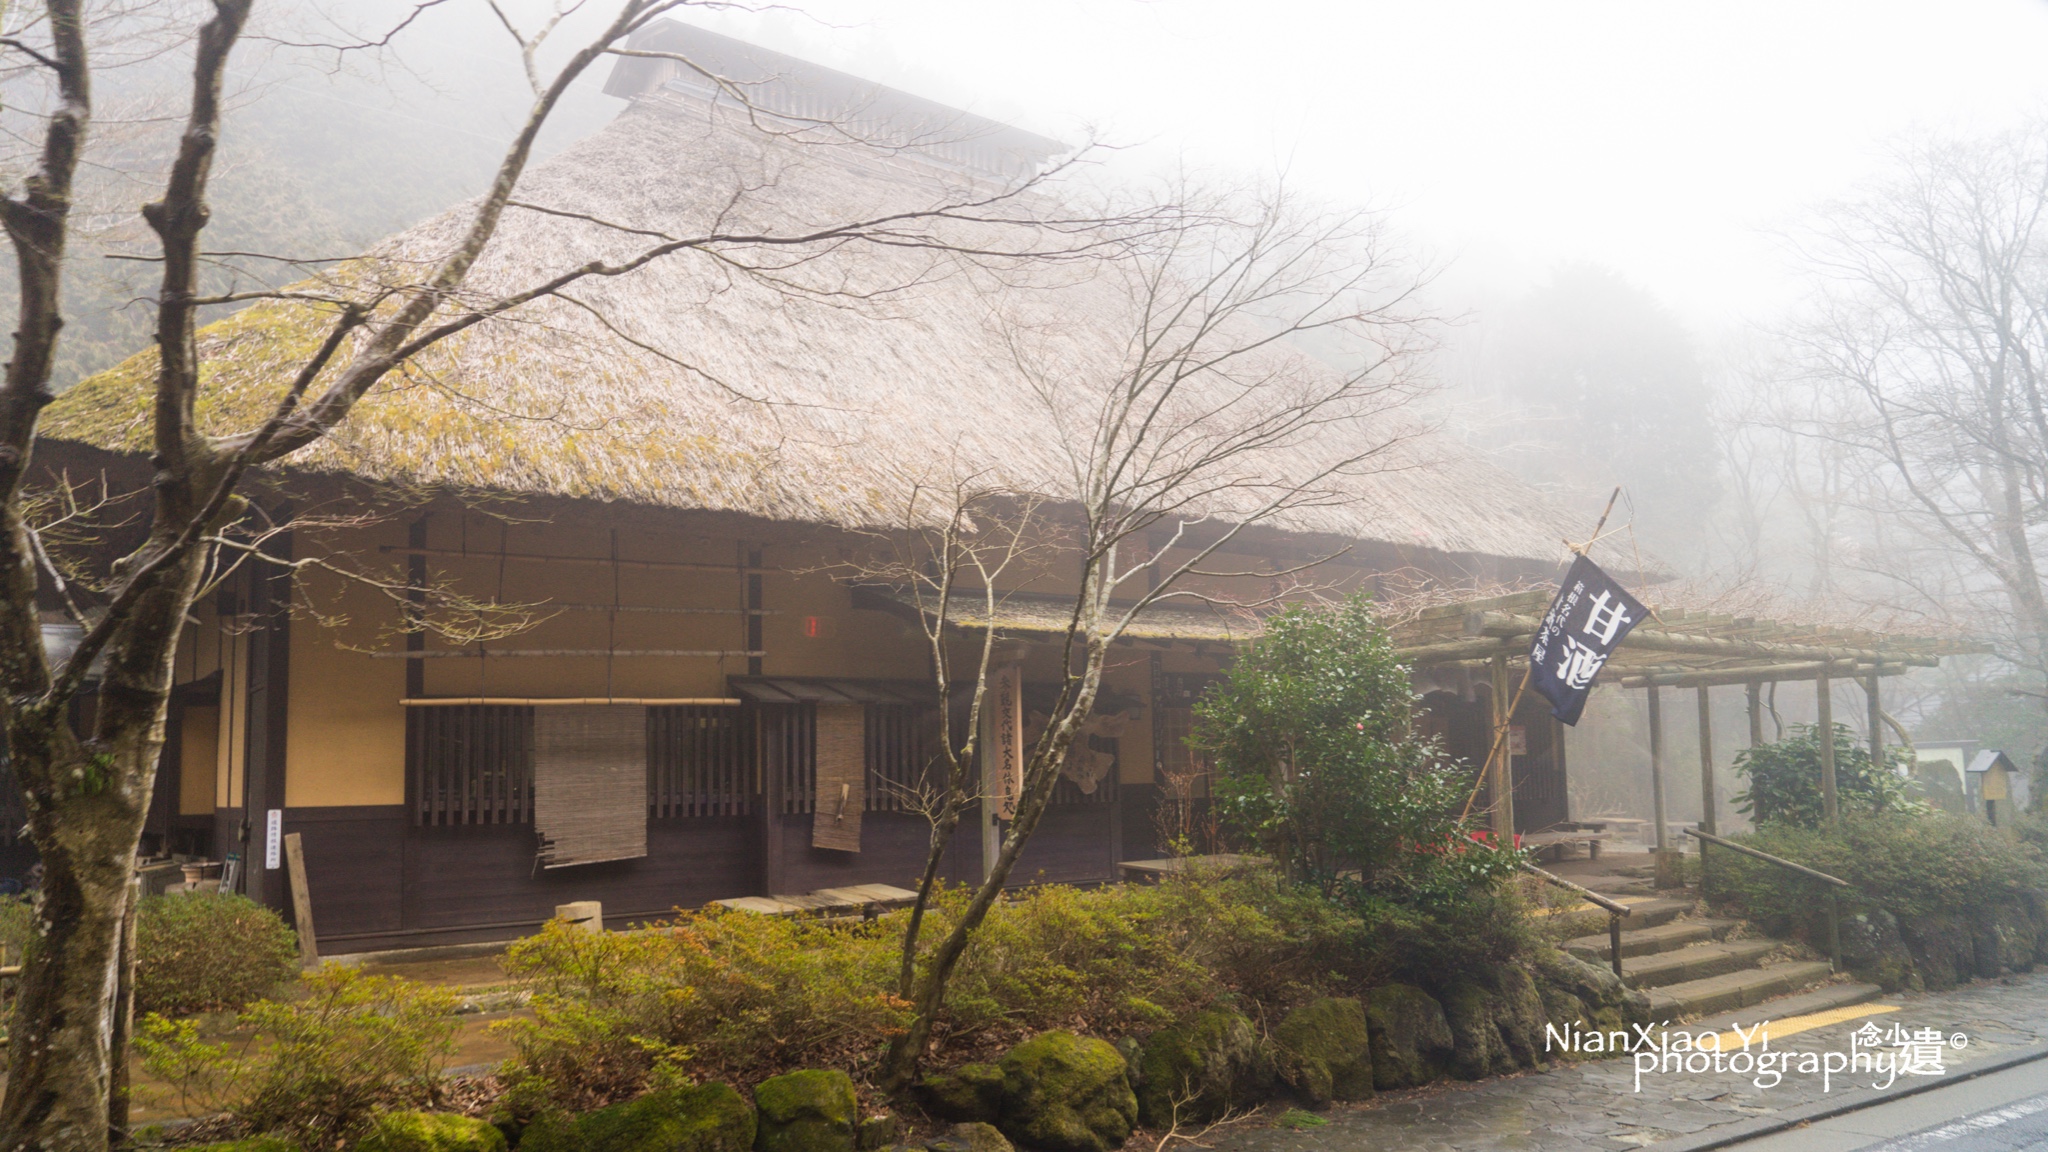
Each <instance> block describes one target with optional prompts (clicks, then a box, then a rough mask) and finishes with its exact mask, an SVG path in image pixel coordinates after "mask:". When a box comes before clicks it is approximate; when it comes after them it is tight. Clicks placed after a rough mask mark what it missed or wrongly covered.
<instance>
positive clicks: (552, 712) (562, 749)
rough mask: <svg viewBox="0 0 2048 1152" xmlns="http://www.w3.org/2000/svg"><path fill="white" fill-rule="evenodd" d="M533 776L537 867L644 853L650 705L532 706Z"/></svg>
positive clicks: (632, 856) (623, 858) (563, 866)
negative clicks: (541, 707)
mask: <svg viewBox="0 0 2048 1152" xmlns="http://www.w3.org/2000/svg"><path fill="white" fill-rule="evenodd" d="M533 779H534V789H533V820H534V830H535V831H536V832H538V833H539V835H540V841H541V848H540V862H541V866H542V867H544V868H566V867H568V866H570V865H573V864H595V863H598V862H600V861H605V860H630V859H633V858H636V857H640V856H645V855H647V709H645V708H644V707H640V706H637V705H602V704H599V705H588V706H577V707H567V708H543V709H539V710H537V711H536V714H535V716H534V721H533Z"/></svg>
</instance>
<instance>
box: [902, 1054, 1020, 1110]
mask: <svg viewBox="0 0 2048 1152" xmlns="http://www.w3.org/2000/svg"><path fill="white" fill-rule="evenodd" d="M917 1102H918V1103H919V1104H921V1105H923V1106H924V1110H925V1111H927V1112H929V1113H931V1114H932V1115H934V1116H937V1117H939V1118H940V1119H942V1120H960V1121H975V1120H979V1121H983V1122H993V1121H994V1120H995V1119H996V1118H997V1117H998V1116H1000V1115H1002V1111H1003V1070H1002V1069H1001V1068H998V1067H996V1066H995V1065H993V1064H962V1065H961V1066H960V1067H958V1068H955V1069H952V1070H951V1071H947V1072H934V1073H932V1074H931V1075H929V1076H926V1077H925V1078H924V1079H922V1080H920V1081H918V1083H917Z"/></svg>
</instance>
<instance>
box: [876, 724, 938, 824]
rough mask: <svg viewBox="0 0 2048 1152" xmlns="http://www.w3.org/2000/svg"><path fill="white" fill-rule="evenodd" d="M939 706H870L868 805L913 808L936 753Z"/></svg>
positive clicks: (893, 809)
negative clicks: (934, 735)
mask: <svg viewBox="0 0 2048 1152" xmlns="http://www.w3.org/2000/svg"><path fill="white" fill-rule="evenodd" d="M936 715H937V713H936V710H935V709H932V708H927V707H923V706H920V705H916V704H870V705H868V707H867V726H868V727H867V760H868V790H867V793H868V795H867V807H868V811H870V812H909V811H912V810H913V808H914V806H915V799H916V797H917V795H918V794H919V792H920V791H921V790H922V789H923V787H924V785H925V782H926V774H927V773H928V772H929V771H930V767H931V762H932V757H933V756H934V755H936V752H935V750H934V749H933V745H932V740H931V737H932V725H933V720H934V718H935V717H936Z"/></svg>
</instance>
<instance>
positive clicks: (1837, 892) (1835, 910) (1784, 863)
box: [1685, 828, 1855, 972]
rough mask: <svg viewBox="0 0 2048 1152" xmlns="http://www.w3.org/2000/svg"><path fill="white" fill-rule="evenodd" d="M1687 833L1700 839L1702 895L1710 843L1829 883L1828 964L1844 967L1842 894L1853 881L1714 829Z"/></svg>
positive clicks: (1704, 888)
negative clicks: (1753, 846) (1723, 834)
mask: <svg viewBox="0 0 2048 1152" xmlns="http://www.w3.org/2000/svg"><path fill="white" fill-rule="evenodd" d="M1685 833H1686V835H1688V836H1691V837H1692V838H1693V839H1695V840H1698V841H1699V842H1700V895H1701V896H1703V897H1704V896H1705V895H1706V894H1707V845H1709V844H1712V845H1714V846H1715V847H1717V848H1726V849H1727V850H1729V851H1730V852H1734V853H1737V854H1738V855H1742V856H1748V857H1750V858H1751V859H1753V860H1761V861H1763V862H1764V863H1766V864H1775V865H1777V866H1778V867H1780V868H1783V869H1785V870H1786V871H1789V872H1796V873H1798V874H1799V875H1801V876H1804V877H1806V878H1808V879H1810V880H1818V881H1820V882H1821V883H1822V884H1825V885H1827V893H1828V963H1830V964H1832V965H1833V966H1834V969H1835V971H1837V972H1840V971H1841V970H1842V902H1841V895H1842V889H1844V888H1854V887H1855V885H1854V884H1851V883H1849V882H1848V881H1847V880H1844V879H1842V878H1841V877H1839V876H1830V875H1828V874H1827V873H1825V872H1817V871H1815V870H1814V869H1812V868H1808V867H1807V866H1806V865H1804V864H1795V863H1793V862H1792V861H1790V860H1787V859H1785V858H1784V857H1782V856H1773V855H1771V854H1770V853H1769V852H1759V851H1757V850H1756V849H1754V848H1751V847H1750V846H1749V845H1747V844H1737V843H1735V842H1734V841H1733V840H1723V839H1721V838H1720V837H1719V836H1716V835H1714V834H1713V833H1711V832H1702V831H1700V830H1699V829H1697V828H1687V829H1685Z"/></svg>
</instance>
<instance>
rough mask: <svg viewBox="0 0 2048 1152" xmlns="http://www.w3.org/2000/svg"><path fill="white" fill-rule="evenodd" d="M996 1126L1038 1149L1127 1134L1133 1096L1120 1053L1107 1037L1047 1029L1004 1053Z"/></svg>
mask: <svg viewBox="0 0 2048 1152" xmlns="http://www.w3.org/2000/svg"><path fill="white" fill-rule="evenodd" d="M1001 1067H1002V1070H1003V1108H1002V1117H1001V1120H1000V1121H999V1123H998V1125H997V1126H998V1127H999V1128H1001V1129H1002V1132H1003V1135H1005V1136H1007V1137H1009V1138H1010V1139H1011V1140H1014V1141H1016V1142H1017V1143H1019V1144H1023V1145H1026V1146H1028V1147H1032V1148H1038V1149H1043V1150H1044V1152H1110V1150H1111V1149H1113V1148H1117V1147H1119V1146H1121V1145H1122V1144H1123V1142H1124V1141H1125V1140H1126V1139H1128V1138H1129V1137H1130V1134H1131V1129H1132V1128H1133V1127H1134V1126H1135V1125H1136V1124H1137V1120H1138V1099H1137V1096H1136V1094H1134V1093H1133V1092H1132V1091H1131V1082H1130V1080H1129V1078H1128V1077H1126V1076H1125V1074H1124V1058H1123V1057H1122V1056H1121V1055H1119V1054H1118V1053H1117V1050H1116V1049H1115V1048H1113V1047H1111V1046H1110V1045H1109V1044H1108V1043H1107V1042H1105V1041H1102V1040H1095V1039H1090V1038H1084V1037H1080V1036H1076V1035H1074V1034H1073V1033H1072V1032H1047V1033H1045V1034H1044V1035H1042V1036H1036V1037H1033V1038H1032V1039H1030V1040H1027V1041H1025V1042H1024V1043H1022V1044H1019V1045H1017V1046H1016V1047H1015V1048H1012V1049H1011V1050H1010V1052H1009V1054H1008V1055H1006V1056H1004V1057H1003V1059H1002V1063H1001Z"/></svg>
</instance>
